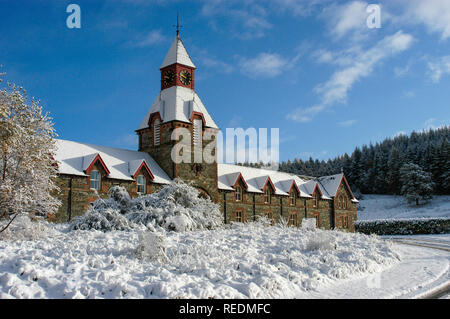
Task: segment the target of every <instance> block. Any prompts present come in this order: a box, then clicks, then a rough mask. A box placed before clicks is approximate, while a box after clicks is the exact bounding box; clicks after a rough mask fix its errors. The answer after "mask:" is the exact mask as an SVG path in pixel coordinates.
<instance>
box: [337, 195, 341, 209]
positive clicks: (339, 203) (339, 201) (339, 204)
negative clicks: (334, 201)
mask: <svg viewBox="0 0 450 319" xmlns="http://www.w3.org/2000/svg"><path fill="white" fill-rule="evenodd" d="M338 208H339V209H341V208H342V196H339V197H338Z"/></svg>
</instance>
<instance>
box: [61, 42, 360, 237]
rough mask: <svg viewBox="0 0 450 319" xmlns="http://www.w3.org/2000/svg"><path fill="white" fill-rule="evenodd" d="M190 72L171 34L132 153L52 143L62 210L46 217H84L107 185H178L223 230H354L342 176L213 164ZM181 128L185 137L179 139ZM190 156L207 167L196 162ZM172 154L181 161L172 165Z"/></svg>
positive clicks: (134, 192)
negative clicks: (187, 187)
mask: <svg viewBox="0 0 450 319" xmlns="http://www.w3.org/2000/svg"><path fill="white" fill-rule="evenodd" d="M195 70H196V67H195V65H194V63H193V62H192V60H191V58H190V56H189V54H188V52H187V50H186V48H185V46H184V44H183V42H182V41H181V38H180V36H179V35H178V34H177V36H176V37H175V39H174V41H173V43H172V45H171V47H170V49H169V52H168V53H167V55H166V57H165V59H164V61H163V63H162V65H161V66H160V71H161V91H160V93H159V94H158V96H157V97H156V98H155V100H154V102H153V104H152V106H151V107H150V109H149V110H148V112H147V114H146V115H145V117H144V119H143V121H142V122H141V124H140V125H139V127H138V128H137V130H136V133H137V135H138V136H139V149H138V151H131V150H124V149H117V148H110V147H104V146H97V145H89V144H83V143H77V142H72V141H65V140H57V149H58V150H57V154H56V160H57V161H58V169H59V177H58V179H57V183H58V185H59V187H60V189H61V192H60V193H59V195H58V196H59V198H60V199H61V201H62V202H63V205H62V206H61V207H60V209H59V211H58V212H57V213H56V214H55V215H54V216H53V217H52V218H53V219H54V220H55V221H67V220H71V219H72V218H73V217H74V216H77V215H81V214H83V213H84V211H85V210H86V209H87V207H88V205H89V204H90V203H91V202H93V201H94V200H96V199H97V198H98V196H101V197H105V196H107V194H108V190H109V188H110V187H111V186H114V185H122V186H124V187H125V188H126V189H127V190H128V192H129V193H130V195H131V196H134V197H136V196H139V195H142V194H149V193H152V192H155V191H158V190H159V189H160V188H161V187H163V186H164V185H165V184H169V183H171V182H172V180H173V179H175V178H180V179H182V180H184V181H185V182H191V183H192V184H193V186H195V187H196V188H197V189H198V190H199V191H200V193H201V195H202V196H205V197H208V198H210V199H211V200H213V201H214V202H216V203H218V204H219V205H220V208H221V210H222V212H223V218H224V221H225V222H226V223H229V222H232V221H236V222H245V221H252V220H256V218H257V217H258V216H266V217H268V218H270V219H271V220H273V222H277V221H279V220H280V219H281V218H284V219H286V220H287V221H288V222H289V224H290V225H293V226H299V225H301V222H302V219H304V218H315V219H316V224H317V226H318V227H320V228H324V229H333V228H339V229H345V230H348V231H354V222H355V220H356V217H357V213H356V203H357V200H356V198H355V197H354V196H353V194H352V191H351V189H350V187H349V185H348V183H347V180H346V178H345V176H344V174H342V173H341V174H337V175H333V176H325V177H319V178H314V177H306V176H297V175H293V174H288V173H283V172H277V171H273V170H266V169H258V168H250V167H243V166H238V165H230V164H220V163H217V161H216V159H217V154H216V153H217V149H216V139H215V137H216V134H217V133H218V132H219V128H218V126H217V125H216V123H215V122H214V120H213V118H212V117H211V115H210V114H209V113H208V111H207V109H206V107H205V106H204V105H203V103H202V101H201V99H200V97H199V96H198V95H197V92H196V91H195ZM180 129H181V130H184V132H187V133H189V138H184V137H183V136H181V135H179V134H178V133H177V132H179V131H180ZM180 145H181V146H186V147H182V148H177V146H180ZM196 150H197V151H198V150H200V153H201V154H202V153H204V152H206V151H207V152H209V153H208V154H210V155H211V157H212V158H213V159H214V160H213V161H211V160H205V159H203V158H201V159H200V160H199V159H198V158H197V157H196V153H195V151H196ZM174 154H175V155H176V156H179V157H180V158H182V159H184V160H182V161H178V160H172V158H173V155H174ZM197 154H198V153H197Z"/></svg>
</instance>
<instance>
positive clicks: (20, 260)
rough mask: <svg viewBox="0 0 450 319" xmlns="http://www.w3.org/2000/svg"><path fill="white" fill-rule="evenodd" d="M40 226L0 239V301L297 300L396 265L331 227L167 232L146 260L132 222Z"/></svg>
mask: <svg viewBox="0 0 450 319" xmlns="http://www.w3.org/2000/svg"><path fill="white" fill-rule="evenodd" d="M18 225H19V224H18ZM40 227H41V229H38V228H37V227H35V228H34V231H33V236H32V237H33V238H34V240H27V239H26V238H25V239H21V240H8V239H5V240H2V241H0V261H1V263H0V298H179V297H183V298H211V297H214V298H300V297H303V298H304V297H315V296H317V294H318V293H319V295H320V292H321V291H323V289H325V290H326V291H330V290H329V287H331V286H335V285H337V284H339V283H345V282H348V280H358V279H361V280H362V278H366V277H367V276H368V275H370V274H374V273H379V272H381V271H385V270H388V269H390V268H392V267H395V266H396V265H398V264H400V263H401V261H400V259H401V255H400V252H401V249H399V247H398V246H396V245H394V244H392V243H391V242H390V241H386V240H383V239H381V238H379V237H376V236H366V235H360V234H348V233H343V232H338V231H323V230H304V229H295V228H289V229H287V228H282V227H278V226H274V227H265V226H264V225H262V224H247V225H240V224H234V225H233V226H231V227H225V228H220V229H216V230H212V231H208V230H202V231H193V232H181V233H178V232H167V233H166V234H165V236H164V237H163V238H164V241H163V245H162V246H163V247H165V257H164V256H162V257H161V258H159V259H158V260H155V259H149V258H145V257H144V258H143V257H142V254H141V253H140V252H141V250H140V249H139V247H142V239H143V238H144V239H145V236H141V239H140V238H139V230H136V229H135V230H132V231H111V232H100V231H95V230H89V231H87V230H76V231H68V226H67V225H48V224H46V223H44V224H42V225H41V226H40ZM141 231H142V230H141ZM44 234H47V235H44ZM42 236H44V237H42ZM140 240H141V242H140ZM145 244H146V243H144V246H145ZM326 287H328V288H326ZM349 293H350V291H349ZM325 296H326V295H325ZM344 297H346V296H345V295H344Z"/></svg>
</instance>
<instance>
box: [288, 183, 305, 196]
mask: <svg viewBox="0 0 450 319" xmlns="http://www.w3.org/2000/svg"><path fill="white" fill-rule="evenodd" d="M294 186H295V189H296V190H297V193H298V195H299V196H300V195H301V194H302V193H301V192H300V189H299V188H298V186H297V183H296V182H295V181H292V184H291V188H289V193H290V192H291V191H292V187H294Z"/></svg>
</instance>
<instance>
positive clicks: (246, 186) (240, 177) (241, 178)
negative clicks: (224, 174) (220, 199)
mask: <svg viewBox="0 0 450 319" xmlns="http://www.w3.org/2000/svg"><path fill="white" fill-rule="evenodd" d="M239 179H240V180H241V181H242V183H243V184H244V186H245V189H248V185H247V182H246V181H245V179H244V176H242V173H239V176H238V177H237V178H236V182H235V183H234V185H233V188H236V186H237V184H238V181H239Z"/></svg>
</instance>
